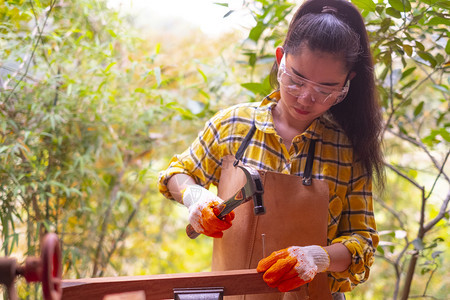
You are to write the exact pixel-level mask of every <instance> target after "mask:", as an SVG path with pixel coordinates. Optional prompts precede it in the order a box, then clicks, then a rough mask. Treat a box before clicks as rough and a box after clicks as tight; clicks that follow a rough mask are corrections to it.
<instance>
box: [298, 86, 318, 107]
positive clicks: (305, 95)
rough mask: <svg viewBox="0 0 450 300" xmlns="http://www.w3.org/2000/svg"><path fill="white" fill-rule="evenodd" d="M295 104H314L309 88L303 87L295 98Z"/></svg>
mask: <svg viewBox="0 0 450 300" xmlns="http://www.w3.org/2000/svg"><path fill="white" fill-rule="evenodd" d="M297 102H298V103H301V104H303V105H313V104H314V103H315V102H316V100H315V98H314V94H313V93H312V91H311V89H310V88H309V87H307V86H304V87H303V89H302V92H301V93H300V95H299V96H298V97H297Z"/></svg>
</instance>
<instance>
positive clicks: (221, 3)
mask: <svg viewBox="0 0 450 300" xmlns="http://www.w3.org/2000/svg"><path fill="white" fill-rule="evenodd" d="M214 4H215V5H220V6H225V7H228V3H223V2H214Z"/></svg>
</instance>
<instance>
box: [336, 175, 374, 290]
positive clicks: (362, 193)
mask: <svg viewBox="0 0 450 300" xmlns="http://www.w3.org/2000/svg"><path fill="white" fill-rule="evenodd" d="M359 169H360V168H352V179H351V180H350V182H349V191H348V192H347V195H346V196H345V199H344V201H343V207H342V214H341V219H340V222H339V225H338V234H337V237H336V238H334V239H333V240H332V242H331V244H335V243H342V244H343V245H344V246H346V247H347V249H348V250H349V252H350V253H351V256H352V260H351V264H350V266H349V267H348V268H347V270H345V271H344V272H331V273H330V275H331V276H332V277H333V278H334V280H333V281H332V283H331V290H332V291H333V292H346V291H350V290H352V289H353V288H354V287H355V286H356V285H357V284H360V283H363V282H365V281H366V280H367V279H368V277H369V274H370V267H371V266H372V264H373V262H374V253H375V249H376V247H377V245H378V242H379V236H378V233H377V231H376V224H375V218H374V213H373V198H372V180H371V179H370V178H369V177H368V176H367V175H365V174H360V172H358V170H359Z"/></svg>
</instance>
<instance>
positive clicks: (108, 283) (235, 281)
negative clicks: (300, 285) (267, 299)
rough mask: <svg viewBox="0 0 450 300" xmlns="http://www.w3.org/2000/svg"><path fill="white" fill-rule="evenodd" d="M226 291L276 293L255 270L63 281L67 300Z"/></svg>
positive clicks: (171, 296)
mask: <svg viewBox="0 0 450 300" xmlns="http://www.w3.org/2000/svg"><path fill="white" fill-rule="evenodd" d="M209 287H223V288H224V295H225V296H229V295H244V294H261V293H274V292H277V291H278V290H276V289H274V288H270V287H268V286H267V284H266V283H265V282H264V281H263V279H262V274H261V273H258V272H257V271H256V270H255V269H252V270H235V271H223V272H201V273H178V274H163V275H149V276H127V277H102V278H86V279H74V280H70V279H69V280H63V281H62V288H63V300H72V299H82V300H96V299H99V300H102V299H103V297H104V296H105V295H109V294H114V293H124V292H131V291H139V290H142V291H144V292H145V297H146V299H147V300H154V299H155V300H156V299H173V289H174V288H209Z"/></svg>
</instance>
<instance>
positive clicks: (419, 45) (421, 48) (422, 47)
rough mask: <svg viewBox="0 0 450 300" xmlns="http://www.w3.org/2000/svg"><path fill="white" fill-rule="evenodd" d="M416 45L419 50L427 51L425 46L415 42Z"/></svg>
mask: <svg viewBox="0 0 450 300" xmlns="http://www.w3.org/2000/svg"><path fill="white" fill-rule="evenodd" d="M415 44H416V47H417V48H419V49H420V50H421V51H424V50H425V46H424V45H423V44H422V43H421V42H418V41H415Z"/></svg>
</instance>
